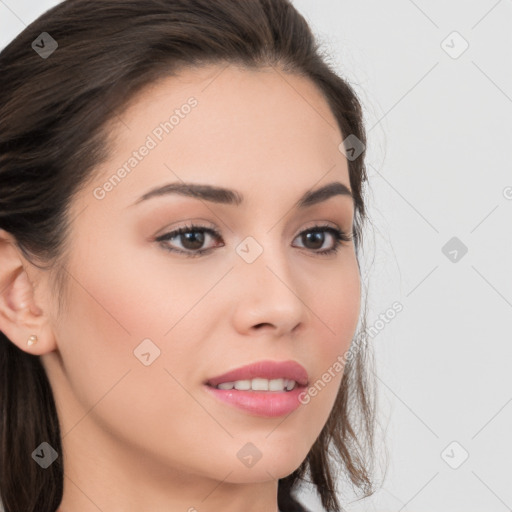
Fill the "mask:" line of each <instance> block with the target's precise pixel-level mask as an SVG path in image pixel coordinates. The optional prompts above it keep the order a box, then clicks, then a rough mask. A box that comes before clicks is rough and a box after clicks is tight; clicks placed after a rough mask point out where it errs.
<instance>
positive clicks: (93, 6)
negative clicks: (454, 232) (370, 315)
mask: <svg viewBox="0 0 512 512" xmlns="http://www.w3.org/2000/svg"><path fill="white" fill-rule="evenodd" d="M0 66H1V70H2V72H1V73H0V91H1V92H0V120H1V125H0V126H1V128H0V190H1V196H0V234H1V243H0V290H1V296H0V313H1V314H0V329H1V331H2V333H3V334H2V335H1V336H0V338H1V339H0V371H1V373H0V375H1V386H0V400H1V414H2V422H0V425H1V426H0V429H1V443H2V446H1V461H0V468H1V469H0V471H1V473H0V496H1V497H2V500H3V503H4V507H5V510H6V512H14V511H16V512H20V511H48V512H50V511H52V512H53V511H55V510H58V511H60V512H69V511H73V512H75V511H76V512H78V511H79V512H88V511H97V510H108V511H120V510H123V511H139V510H151V511H155V512H161V511H164V510H166V511H169V510H173V511H174V510H188V511H195V510H197V511H218V510H223V511H224V512H227V511H241V510H243V511H245V512H251V511H271V512H275V511H277V510H280V511H282V512H289V511H296V510H305V509H304V508H303V507H302V506H301V505H300V503H299V502H298V501H297V499H296V497H295V491H296V490H297V489H298V487H299V486H300V483H301V482H303V481H309V482H311V483H312V484H313V485H314V486H315V487H316V489H317V491H318V493H319V496H320V497H321V500H322V504H323V506H324V508H325V510H336V511H339V510H340V504H339V502H338V500H337V497H336V494H335V490H336V489H335V486H336V479H337V473H336V468H337V467H338V465H339V464H341V469H342V470H343V472H344V474H345V476H346V477H347V478H348V479H349V480H350V481H351V482H352V484H353V485H354V487H355V488H356V489H358V490H362V491H363V492H364V493H365V494H370V493H371V492H372V483H371V472H370V467H371V462H372V458H371V453H372V447H373V445H372V439H373V437H372V436H373V433H372V430H373V424H374V405H373V403H374V401H373V395H372V393H371V389H370V388H369V383H368V382H367V377H366V375H365V372H366V369H367V367H368V364H369V360H368V355H369V353H368V347H367V345H366V337H365V331H364V325H365V324H364V316H363V317H361V318H360V313H361V311H362V308H361V300H360V299H361V293H360V290H361V282H360V270H359V263H358V258H357V255H358V248H359V247H360V244H361V237H362V226H363V221H364V220H365V203H364V200H363V185H364V181H365V180H366V174H365V167H364V162H363V156H364V152H363V149H364V144H365V141H366V139H365V133H364V128H363V121H362V113H361V107H360V104H359V102H358V99H357V97H356V95H355V94H354V92H353V90H352V89H351V87H350V86H349V85H348V84H347V83H346V82H345V81H344V80H342V79H341V78H340V77H339V76H337V75H336V74H335V73H334V72H333V71H332V70H331V69H330V68H329V67H328V65H327V64H326V63H325V62H324V61H323V60H322V58H321V56H320V53H319V50H318V49H317V45H316V43H315V40H314V38H313V36H312V34H311V31H310V29H309V27H308V25H307V23H306V22H305V20H304V18H303V17H302V16H301V15H300V14H299V13H298V12H297V11H296V10H295V9H294V7H293V6H292V5H291V4H290V3H289V2H288V1H287V0H245V1H240V0H236V1H235V0H222V1H211V0H173V1H171V0H132V1H123V2H119V1H115V0H97V1H90V0H87V1H85V0H67V1H64V2H63V3H61V4H60V5H58V6H56V7H55V8H53V9H51V10H50V11H48V12H47V13H45V14H44V15H43V16H41V17H40V18H39V19H37V20H36V21H35V22H34V23H32V24H31V25H30V26H29V27H28V28H27V29H25V30H24V31H23V32H22V33H21V34H20V35H19V36H18V37H17V38H16V39H15V40H14V41H12V42H11V43H10V44H9V45H8V46H7V47H6V48H5V49H4V50H3V51H2V53H1V54H0ZM359 321H361V322H360V329H357V327H358V325H359Z"/></svg>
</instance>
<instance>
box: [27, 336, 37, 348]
mask: <svg viewBox="0 0 512 512" xmlns="http://www.w3.org/2000/svg"><path fill="white" fill-rule="evenodd" d="M35 343H37V336H36V335H35V334H32V335H31V336H30V337H29V338H28V340H27V345H29V346H30V345H34V344H35Z"/></svg>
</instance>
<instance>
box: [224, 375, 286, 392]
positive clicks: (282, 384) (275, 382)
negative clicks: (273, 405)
mask: <svg viewBox="0 0 512 512" xmlns="http://www.w3.org/2000/svg"><path fill="white" fill-rule="evenodd" d="M294 387H295V381H294V380H291V379H270V380H269V379H262V378H259V377H257V378H255V379H252V380H236V381H234V382H222V383H221V384H219V385H218V386H217V389H233V388H234V389H238V390H240V391H248V390H252V391H285V390H286V391H291V390H292V389H293V388H294Z"/></svg>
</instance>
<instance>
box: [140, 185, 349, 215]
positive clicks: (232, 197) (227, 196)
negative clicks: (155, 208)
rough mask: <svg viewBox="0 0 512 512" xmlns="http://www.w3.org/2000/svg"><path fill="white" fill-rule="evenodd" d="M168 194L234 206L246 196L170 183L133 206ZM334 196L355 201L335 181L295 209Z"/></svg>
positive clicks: (311, 193) (306, 195)
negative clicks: (345, 197)
mask: <svg viewBox="0 0 512 512" xmlns="http://www.w3.org/2000/svg"><path fill="white" fill-rule="evenodd" d="M168 194H178V195H181V196H187V197H194V198H197V199H203V200H205V201H211V202H214V203H220V204H227V205H234V206H239V205H240V204H242V202H243V200H244V196H243V195H242V194H241V193H240V192H237V191H236V190H231V189H228V188H222V187H216V186H213V185H206V184H199V183H168V184H166V185H163V186H159V187H156V188H153V189H151V190H149V191H148V192H146V193H145V194H144V195H142V196H141V197H139V199H137V201H135V203H133V205H132V206H134V205H136V204H139V203H141V202H142V201H147V200H148V199H151V198H153V197H161V196H164V195H168ZM334 196H348V197H350V198H352V201H354V196H353V195H352V191H351V190H350V189H349V188H348V187H347V186H346V185H345V184H343V183H341V182H339V181H334V182H332V183H328V184H327V185H324V186H323V187H320V188H318V189H316V190H308V191H306V192H305V193H304V194H303V195H302V197H301V198H300V199H299V200H298V201H297V202H296V203H295V208H298V209H303V208H307V207H309V206H313V205H315V204H318V203H321V202H323V201H327V199H330V198H331V197H334Z"/></svg>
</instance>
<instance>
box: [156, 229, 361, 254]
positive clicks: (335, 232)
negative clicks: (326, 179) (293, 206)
mask: <svg viewBox="0 0 512 512" xmlns="http://www.w3.org/2000/svg"><path fill="white" fill-rule="evenodd" d="M325 231H328V232H329V233H330V234H331V235H332V236H333V237H334V240H335V244H334V247H332V248H331V249H324V250H322V251H315V250H311V251H312V252H313V253H314V254H320V255H326V254H331V253H336V252H338V251H339V249H340V246H341V245H342V244H344V243H347V242H350V241H352V240H353V237H352V235H348V234H347V233H346V232H345V231H343V230H341V229H338V228H333V227H332V226H327V225H317V226H313V227H311V228H309V229H306V230H304V231H301V232H300V233H299V234H298V235H297V237H298V236H301V235H303V234H305V233H322V232H325ZM197 232H200V233H201V232H204V233H208V234H209V235H211V236H212V237H213V238H214V239H215V240H216V241H219V239H221V236H220V233H219V232H218V231H217V230H215V229H212V228H208V227H206V226H199V225H196V224H191V225H188V226H183V227H181V228H179V229H176V230H174V231H170V232H169V233H164V234H163V235H161V236H159V237H158V238H156V239H155V241H157V242H161V245H162V247H163V248H164V249H165V250H167V251H170V252H175V253H179V254H184V255H185V256H186V257H188V258H195V257H198V256H201V255H202V254H205V253H209V252H211V251H212V250H213V249H214V248H213V247H210V248H208V249H198V250H196V251H193V252H190V251H183V250H181V249H175V248H171V247H170V246H169V245H167V244H165V243H164V242H165V241H167V240H169V239H173V238H176V237H178V236H179V235H182V234H185V233H197Z"/></svg>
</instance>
